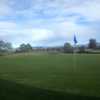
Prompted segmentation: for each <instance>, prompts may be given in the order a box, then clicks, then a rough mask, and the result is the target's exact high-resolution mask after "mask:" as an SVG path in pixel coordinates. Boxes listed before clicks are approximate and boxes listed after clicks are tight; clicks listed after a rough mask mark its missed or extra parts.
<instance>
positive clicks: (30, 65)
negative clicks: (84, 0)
mask: <svg viewBox="0 0 100 100" xmlns="http://www.w3.org/2000/svg"><path fill="white" fill-rule="evenodd" d="M74 59H75V60H74ZM0 79H1V80H0V97H1V98H5V99H0V100H30V99H28V98H31V99H32V98H33V99H34V100H56V99H57V100H58V99H59V98H62V99H64V100H66V99H68V100H91V99H93V100H96V99H97V98H96V97H98V98H99V97H100V55H96V54H93V55H91V54H89V55H86V54H77V55H76V57H75V58H73V55H71V54H67V55H64V54H20V55H11V56H5V57H0ZM35 93H36V94H35ZM35 95H36V96H35ZM11 97H12V99H11ZM14 98H17V99H14ZM75 98H76V99H75ZM82 98H83V99H82ZM94 98H95V99H94ZM99 99H100V98H99ZM59 100H61V99H59Z"/></svg>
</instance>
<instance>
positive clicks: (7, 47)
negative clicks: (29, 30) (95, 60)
mask: <svg viewBox="0 0 100 100" xmlns="http://www.w3.org/2000/svg"><path fill="white" fill-rule="evenodd" d="M74 50H76V51H77V53H98V52H99V53H100V43H98V42H97V41H96V39H90V40H89V43H88V44H86V45H77V46H76V47H74V46H73V45H71V44H70V43H68V42H66V43H65V44H64V46H61V47H45V48H44V47H32V46H31V45H30V44H29V43H28V44H24V43H23V44H21V45H20V46H19V47H18V48H16V49H14V48H13V46H12V44H11V43H9V42H4V41H2V40H1V41H0V55H3V54H9V53H22V52H33V51H35V52H38V51H39V52H40V51H43V52H63V53H73V52H74ZM97 51H98V52H97Z"/></svg>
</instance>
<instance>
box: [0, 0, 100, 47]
mask: <svg viewBox="0 0 100 100" xmlns="http://www.w3.org/2000/svg"><path fill="white" fill-rule="evenodd" d="M98 9H100V1H99V0H21V1H20V0H1V1H0V39H3V40H6V41H10V42H12V43H13V44H15V45H19V44H21V43H23V42H24V43H25V42H29V43H31V44H32V45H34V46H36V45H61V44H62V45H63V43H64V42H66V41H68V42H71V43H73V34H74V33H76V34H77V37H78V40H79V43H82V42H86V41H88V39H89V38H91V37H93V38H96V39H98V40H100V39H99V38H98V35H99V32H100V30H99V24H100V12H99V10H98ZM1 16H2V17H1Z"/></svg>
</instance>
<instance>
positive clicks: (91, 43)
mask: <svg viewBox="0 0 100 100" xmlns="http://www.w3.org/2000/svg"><path fill="white" fill-rule="evenodd" d="M96 44H97V43H96V39H90V40H89V46H88V47H89V48H90V49H96Z"/></svg>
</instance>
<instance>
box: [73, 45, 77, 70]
mask: <svg viewBox="0 0 100 100" xmlns="http://www.w3.org/2000/svg"><path fill="white" fill-rule="evenodd" d="M73 71H74V72H76V43H75V44H74V52H73Z"/></svg>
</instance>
